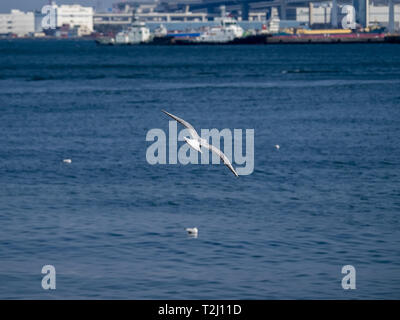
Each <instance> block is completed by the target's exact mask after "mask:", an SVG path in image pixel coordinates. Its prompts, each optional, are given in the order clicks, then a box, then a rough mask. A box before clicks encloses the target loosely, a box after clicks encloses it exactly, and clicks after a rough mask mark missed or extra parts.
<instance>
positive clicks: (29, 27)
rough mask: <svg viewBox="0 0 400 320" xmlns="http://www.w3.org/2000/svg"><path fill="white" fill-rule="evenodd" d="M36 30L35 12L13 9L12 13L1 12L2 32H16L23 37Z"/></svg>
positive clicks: (0, 25) (0, 27)
mask: <svg viewBox="0 0 400 320" xmlns="http://www.w3.org/2000/svg"><path fill="white" fill-rule="evenodd" d="M34 32H35V16H34V14H33V12H26V13H25V12H22V11H19V10H11V13H1V14H0V34H7V35H8V34H15V35H17V36H18V37H23V36H26V35H29V34H32V33H34Z"/></svg>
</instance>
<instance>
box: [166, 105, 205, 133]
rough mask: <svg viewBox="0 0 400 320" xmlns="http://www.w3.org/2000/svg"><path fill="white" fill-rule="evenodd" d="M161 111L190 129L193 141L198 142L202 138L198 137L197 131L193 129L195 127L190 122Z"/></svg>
mask: <svg viewBox="0 0 400 320" xmlns="http://www.w3.org/2000/svg"><path fill="white" fill-rule="evenodd" d="M161 111H162V112H164V113H165V114H166V115H168V116H170V117H171V118H172V119H174V120H176V121H178V122H179V123H180V124H182V125H183V126H185V127H186V128H188V130H189V132H190V135H191V136H192V138H193V139H196V140H198V139H200V136H199V135H198V133H197V132H196V130H195V129H194V128H193V126H192V125H191V124H190V123H189V122H187V121H185V120H183V119H181V118H178V117H177V116H174V115H173V114H171V113H169V112H167V111H165V110H161Z"/></svg>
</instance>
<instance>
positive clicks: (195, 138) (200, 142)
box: [161, 110, 239, 177]
mask: <svg viewBox="0 0 400 320" xmlns="http://www.w3.org/2000/svg"><path fill="white" fill-rule="evenodd" d="M161 111H162V112H164V113H165V114H166V115H168V116H170V117H171V118H172V119H174V120H176V121H178V122H179V123H180V124H182V125H183V126H185V127H186V128H187V129H188V130H189V133H190V135H191V137H192V139H189V138H186V137H185V138H184V139H185V141H186V143H187V144H188V145H189V146H191V147H192V148H193V149H194V150H196V151H199V152H200V153H202V151H201V147H204V148H207V149H209V150H211V152H214V153H215V154H217V155H218V156H219V157H220V158H221V160H222V161H223V162H224V164H225V165H226V166H227V167H228V168H229V170H231V171H232V172H233V174H234V175H235V176H236V177H239V175H238V174H237V172H236V170H235V169H234V168H233V166H232V164H231V162H230V161H229V159H228V157H227V156H226V155H225V154H224V153H223V152H222V151H221V150H219V149H218V148H216V147H214V146H213V145H211V144H209V143H208V142H207V140H205V139H202V138H201V137H200V136H199V135H198V133H197V132H196V130H195V129H194V128H193V126H192V125H191V124H190V123H189V122H186V121H185V120H183V119H181V118H178V117H177V116H174V115H173V114H171V113H169V112H167V111H165V110H161Z"/></svg>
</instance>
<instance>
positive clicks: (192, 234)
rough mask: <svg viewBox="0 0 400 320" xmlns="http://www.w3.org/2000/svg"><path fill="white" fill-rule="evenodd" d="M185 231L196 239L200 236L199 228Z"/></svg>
mask: <svg viewBox="0 0 400 320" xmlns="http://www.w3.org/2000/svg"><path fill="white" fill-rule="evenodd" d="M185 230H186V232H187V233H188V234H189V235H191V236H194V237H197V235H198V234H199V230H198V229H197V228H186V229H185Z"/></svg>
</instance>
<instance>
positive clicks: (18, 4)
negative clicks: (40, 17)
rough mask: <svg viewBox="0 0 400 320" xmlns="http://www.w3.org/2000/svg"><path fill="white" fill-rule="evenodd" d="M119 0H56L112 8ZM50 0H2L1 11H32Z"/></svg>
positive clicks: (61, 2)
mask: <svg viewBox="0 0 400 320" xmlns="http://www.w3.org/2000/svg"><path fill="white" fill-rule="evenodd" d="M114 2H118V1H117V0H58V1H57V0H56V3H57V4H72V3H77V4H82V5H90V6H92V7H95V6H96V4H97V3H98V4H100V7H102V8H103V9H105V8H111V5H112V4H113V3H114ZM48 3H49V1H48V0H0V12H2V13H4V12H10V10H11V9H19V10H22V11H32V10H34V9H40V8H42V7H43V6H44V5H46V4H48Z"/></svg>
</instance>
